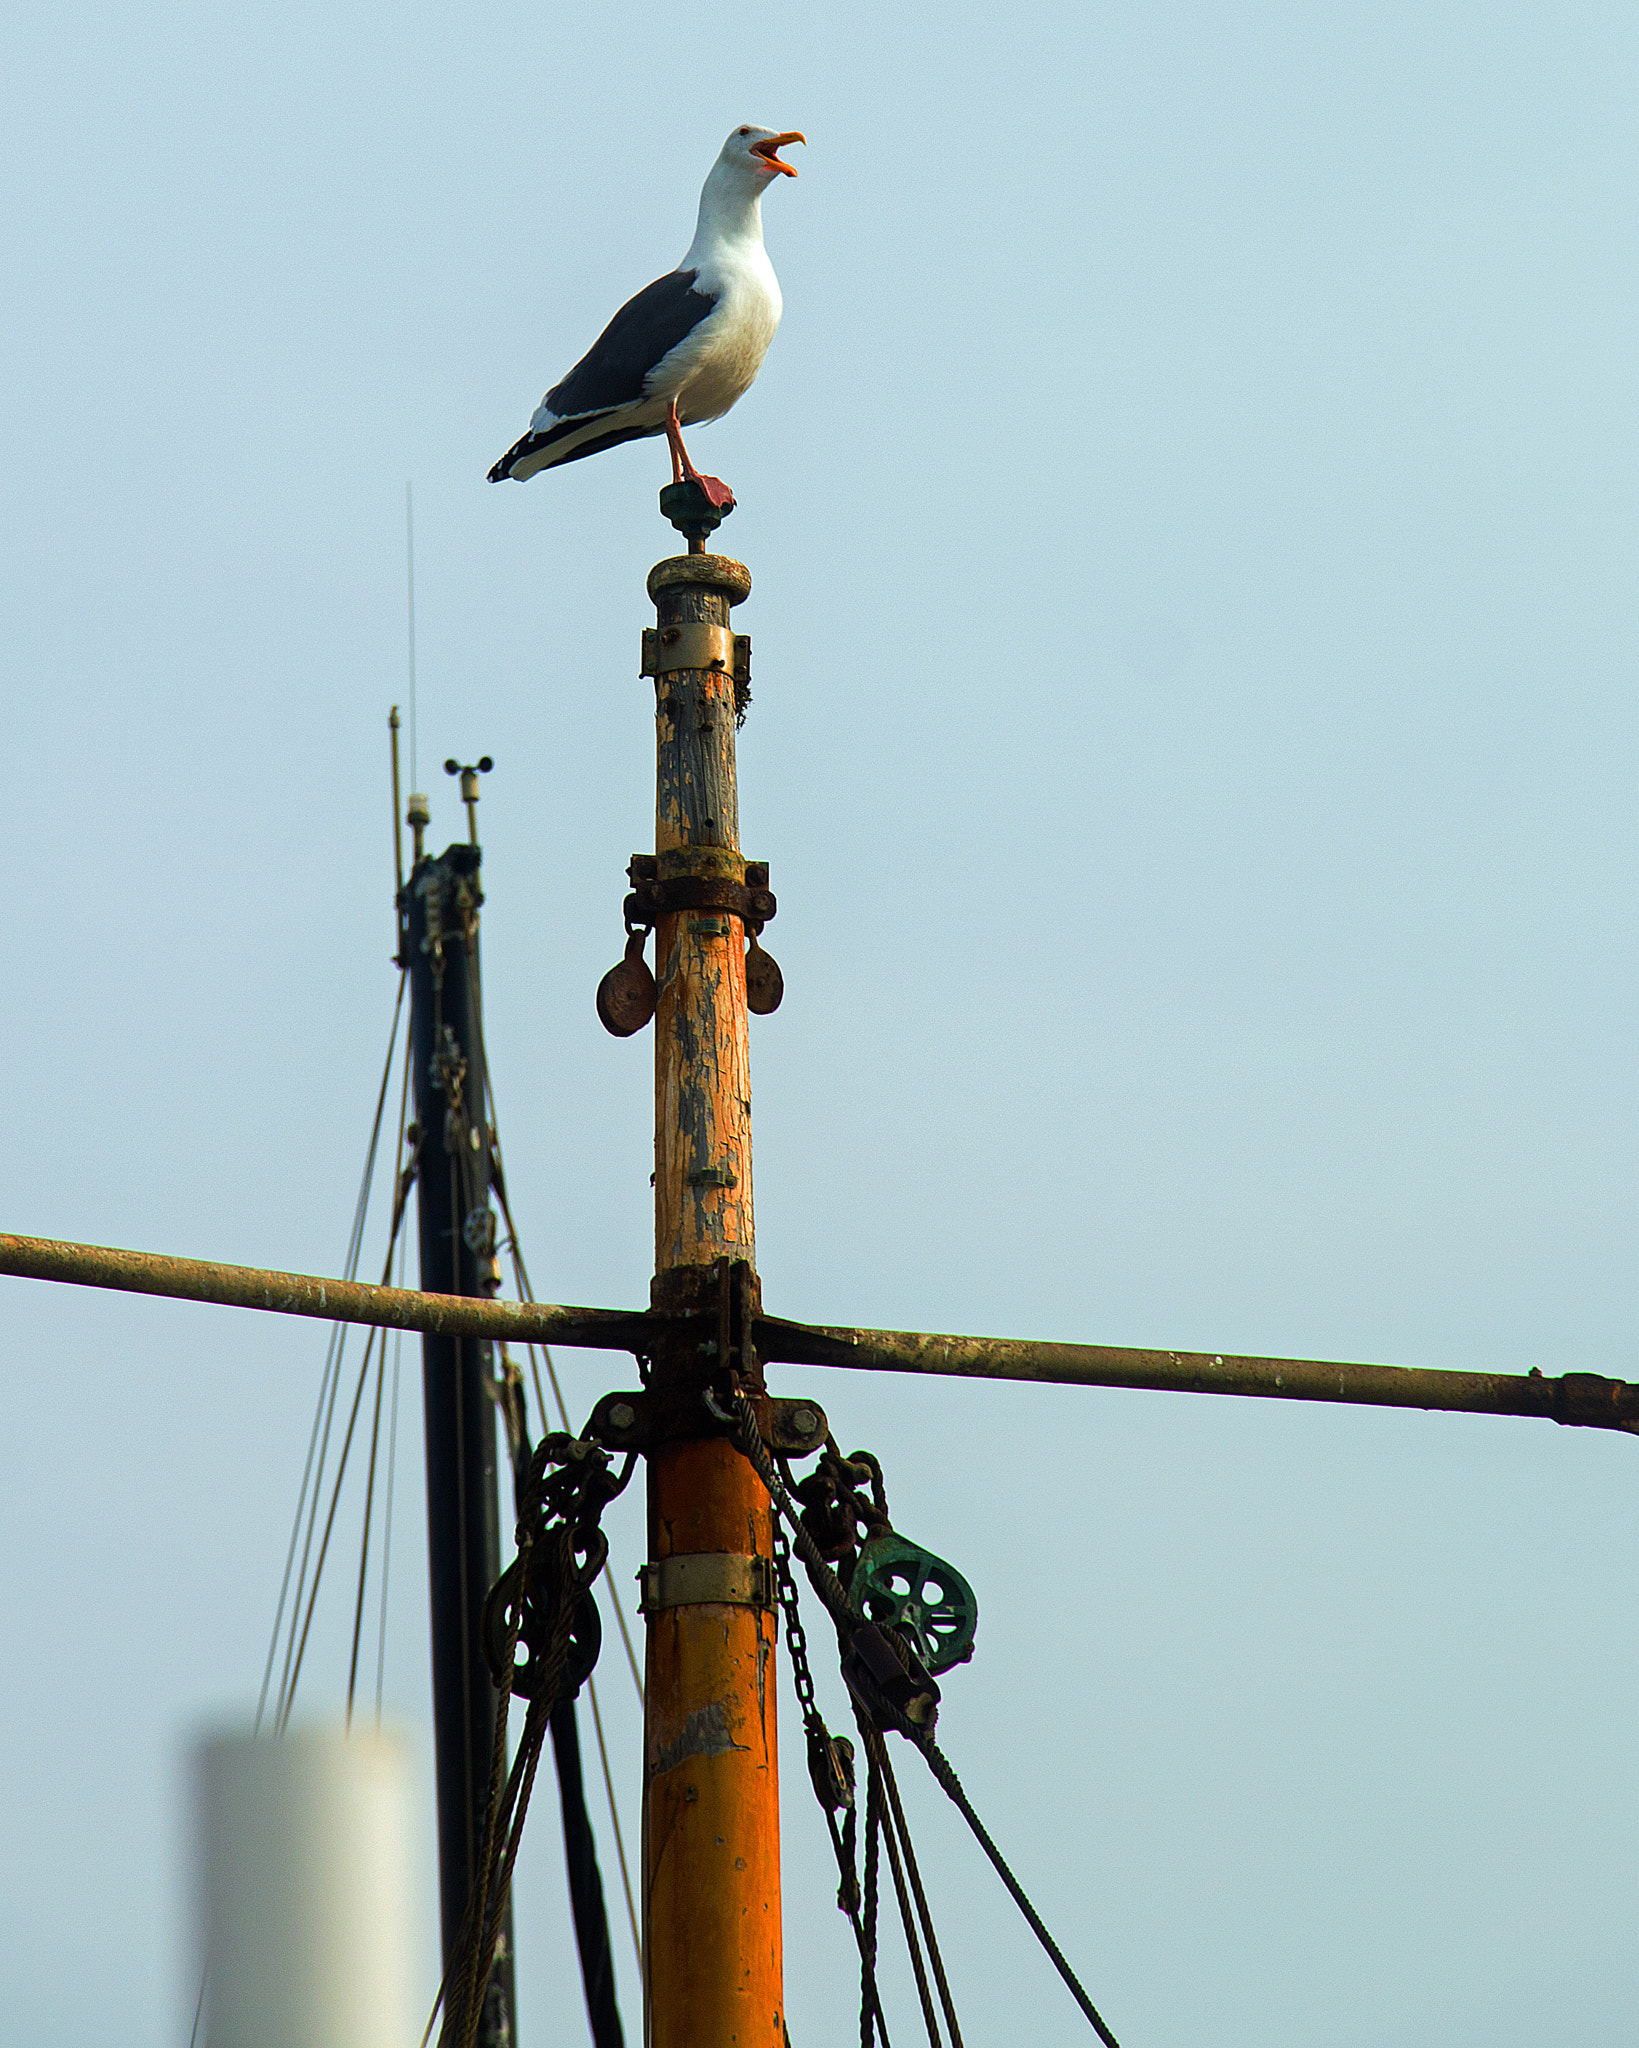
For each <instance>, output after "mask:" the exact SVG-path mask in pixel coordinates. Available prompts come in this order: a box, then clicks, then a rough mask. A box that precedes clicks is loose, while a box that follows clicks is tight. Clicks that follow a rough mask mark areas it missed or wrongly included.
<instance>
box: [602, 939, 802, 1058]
mask: <svg viewBox="0 0 1639 2048" xmlns="http://www.w3.org/2000/svg"><path fill="white" fill-rule="evenodd" d="M647 937H648V933H647V932H643V931H635V932H633V933H632V935H631V937H630V938H629V939H628V940H627V941H626V957H625V958H624V959H623V960H618V961H616V963H615V965H614V966H613V967H611V968H610V969H609V972H608V973H607V974H606V975H605V976H604V977H603V979H602V980H601V981H600V982H599V983H598V1018H599V1021H600V1022H601V1023H602V1025H603V1028H604V1030H605V1031H608V1032H610V1033H612V1034H613V1036H614V1037H616V1038H630V1037H631V1035H632V1033H633V1032H634V1031H641V1030H642V1029H643V1027H644V1025H645V1024H647V1023H648V1022H649V1021H650V1020H651V1018H652V1017H653V1016H654V1007H655V1003H656V1001H657V1000H658V995H657V991H656V989H655V985H654V976H653V975H652V974H651V973H650V972H649V963H648V962H647V961H646V960H645V959H644V957H643V942H644V940H645V939H646V938H647ZM777 971H778V970H776V972H777ZM778 1000H779V998H778V997H776V998H775V1001H776V1002H777V1001H778Z"/></svg>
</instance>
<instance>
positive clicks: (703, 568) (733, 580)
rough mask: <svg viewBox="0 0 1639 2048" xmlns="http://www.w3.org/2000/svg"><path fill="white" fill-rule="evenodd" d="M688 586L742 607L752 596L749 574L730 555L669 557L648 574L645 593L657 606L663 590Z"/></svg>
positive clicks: (743, 564)
mask: <svg viewBox="0 0 1639 2048" xmlns="http://www.w3.org/2000/svg"><path fill="white" fill-rule="evenodd" d="M690 587H692V588H693V589H696V590H720V591H722V592H724V594H725V595H726V596H727V598H728V601H729V603H730V604H731V605H735V604H743V603H744V602H745V600H746V599H747V598H748V597H749V596H750V595H751V571H750V570H749V569H748V568H747V567H746V565H745V563H744V562H736V561H735V560H734V558H733V556H732V555H668V556H667V558H666V560H665V561H663V562H656V563H655V565H654V567H653V568H652V569H651V570H650V571H649V581H648V592H649V595H650V597H651V598H653V599H654V601H655V603H656V604H658V603H659V602H660V593H661V592H662V591H663V590H664V591H672V590H677V589H679V588H690Z"/></svg>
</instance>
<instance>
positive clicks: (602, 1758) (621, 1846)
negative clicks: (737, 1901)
mask: <svg viewBox="0 0 1639 2048" xmlns="http://www.w3.org/2000/svg"><path fill="white" fill-rule="evenodd" d="M586 1693H587V1697H588V1699H589V1700H590V1701H591V1703H592V1726H593V1727H594V1728H595V1729H596V1730H597V1738H598V1760H599V1762H600V1763H601V1764H602V1765H603V1789H604V1791H605V1793H606V1794H607V1795H608V1799H609V1812H610V1815H611V1817H612V1818H613V1820H614V1823H615V1854H616V1856H618V1857H619V1859H620V1888H621V1890H622V1891H623V1892H624V1893H625V1894H626V1917H627V1919H628V1920H629V1921H630V1922H631V1928H632V1951H633V1953H634V1954H635V1955H636V1957H637V1967H638V1970H639V1971H640V1972H641V1970H642V1968H643V1937H642V1935H641V1934H639V1933H638V1931H637V1907H636V1904H635V1903H634V1901H633V1896H632V1877H631V1872H630V1871H629V1870H628V1869H627V1868H626V1843H625V1840H624V1838H623V1837H622V1835H621V1831H620V1811H619V1808H618V1807H617V1806H616V1805H615V1779H614V1773H613V1772H612V1771H611V1770H610V1768H609V1746H608V1744H607V1743H606V1742H605V1741H604V1739H603V1716H602V1714H601V1713H600V1712H599V1711H598V1694H597V1687H596V1686H595V1685H593V1684H592V1682H591V1680H590V1679H588V1680H587V1683H586Z"/></svg>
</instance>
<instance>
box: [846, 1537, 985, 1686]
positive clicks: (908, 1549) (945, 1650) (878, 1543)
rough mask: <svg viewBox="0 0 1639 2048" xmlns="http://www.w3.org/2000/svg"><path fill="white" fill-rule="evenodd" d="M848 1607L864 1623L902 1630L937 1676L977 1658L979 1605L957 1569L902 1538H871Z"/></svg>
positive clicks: (851, 1590)
mask: <svg viewBox="0 0 1639 2048" xmlns="http://www.w3.org/2000/svg"><path fill="white" fill-rule="evenodd" d="M848 1599H849V1604H850V1605H851V1606H852V1608H853V1610H854V1612H855V1613H856V1614H857V1615H859V1616H860V1618H861V1619H862V1620H864V1621H874V1622H877V1623H879V1624H880V1625H881V1626H883V1627H886V1628H897V1629H902V1630H903V1631H904V1633H905V1635H906V1636H907V1637H908V1638H909V1639H910V1644H911V1647H912V1648H913V1649H914V1650H915V1652H916V1654H917V1656H918V1657H920V1658H921V1660H922V1662H923V1663H924V1664H925V1665H926V1666H927V1668H928V1669H929V1671H931V1672H932V1673H934V1675H935V1676H937V1675H938V1674H939V1673H940V1672H941V1671H948V1670H949V1669H950V1668H951V1666H952V1665H953V1664H965V1663H966V1662H967V1660H968V1659H969V1657H971V1656H972V1655H973V1638H974V1636H975V1635H976V1634H977V1633H978V1628H979V1602H978V1600H977V1598H976V1597H975V1595H974V1591H973V1588H972V1587H971V1586H970V1585H969V1584H968V1582H967V1580H966V1579H964V1578H963V1577H962V1574H961V1573H960V1572H959V1571H958V1570H957V1569H956V1567H955V1566H954V1565H949V1564H946V1562H945V1560H944V1559H943V1558H942V1557H935V1556H934V1554H933V1552H932V1551H931V1550H924V1549H923V1548H922V1547H921V1545H920V1544H917V1543H909V1542H907V1541H906V1539H905V1538H904V1537H903V1536H873V1537H872V1538H871V1539H870V1541H869V1542H868V1543H867V1544H866V1545H865V1547H864V1549H863V1550H862V1551H861V1552H860V1553H859V1560H858V1562H857V1563H856V1564H855V1566H854V1576H853V1582H852V1584H851V1585H850V1587H849V1589H848Z"/></svg>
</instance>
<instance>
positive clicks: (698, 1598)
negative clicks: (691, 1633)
mask: <svg viewBox="0 0 1639 2048" xmlns="http://www.w3.org/2000/svg"><path fill="white" fill-rule="evenodd" d="M637 1583H638V1591H639V1597H638V1611H639V1613H641V1614H659V1613H660V1612H662V1611H663V1610H664V1609H665V1608H668V1607H706V1606H717V1607H761V1608H765V1609H768V1610H770V1611H771V1610H772V1609H773V1606H774V1560H773V1558H771V1557H756V1556H754V1555H752V1554H751V1553H750V1552H746V1551H737V1550H692V1551H679V1552H677V1553H676V1554H674V1555H673V1556H671V1557H662V1558H657V1559H656V1560H655V1561H654V1562H653V1563H651V1564H646V1565H644V1566H643V1568H642V1569H641V1570H640V1571H639V1573H638V1575H637Z"/></svg>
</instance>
